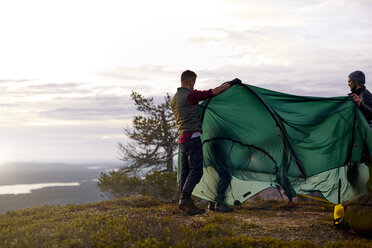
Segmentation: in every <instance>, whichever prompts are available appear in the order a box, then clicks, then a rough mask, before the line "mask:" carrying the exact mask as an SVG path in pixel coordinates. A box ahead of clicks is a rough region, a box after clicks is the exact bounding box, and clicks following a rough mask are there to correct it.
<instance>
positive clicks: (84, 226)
mask: <svg viewBox="0 0 372 248" xmlns="http://www.w3.org/2000/svg"><path fill="white" fill-rule="evenodd" d="M0 247H7V248H8V247H332V248H333V247H372V241H371V240H369V239H366V238H363V237H359V236H357V235H356V234H354V233H349V232H346V231H343V230H339V229H336V228H335V227H333V225H332V211H331V210H330V209H329V206H325V205H323V204H318V203H309V202H304V203H296V204H288V203H286V202H277V201H255V202H247V203H245V204H243V205H242V206H240V207H237V208H235V210H234V212H232V213H226V214H225V213H214V212H206V213H205V214H203V215H199V216H193V217H190V216H186V215H184V213H182V212H181V211H180V210H179V209H178V207H177V205H175V204H165V203H162V202H160V201H157V200H154V199H152V198H150V197H129V198H119V199H114V200H110V201H105V202H99V203H92V204H83V205H67V206H64V207H62V206H49V205H43V206H39V207H34V208H28V209H23V210H17V211H9V212H7V213H6V214H3V215H0Z"/></svg>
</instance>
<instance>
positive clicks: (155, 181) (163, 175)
mask: <svg viewBox="0 0 372 248" xmlns="http://www.w3.org/2000/svg"><path fill="white" fill-rule="evenodd" d="M98 187H99V188H100V190H101V192H103V193H105V194H106V195H107V196H109V197H110V198H116V197H127V196H132V195H144V196H151V197H153V198H155V199H158V200H160V201H163V202H173V201H175V200H176V199H177V195H178V189H177V174H176V173H175V172H159V171H155V172H154V173H153V174H148V175H147V176H146V178H145V179H140V178H138V177H136V176H128V175H127V174H126V173H124V172H121V171H117V172H116V171H111V172H109V173H101V176H100V178H99V179H98Z"/></svg>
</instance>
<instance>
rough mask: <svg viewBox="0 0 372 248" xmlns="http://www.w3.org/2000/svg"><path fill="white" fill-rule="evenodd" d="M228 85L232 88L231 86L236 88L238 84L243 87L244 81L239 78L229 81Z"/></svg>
mask: <svg viewBox="0 0 372 248" xmlns="http://www.w3.org/2000/svg"><path fill="white" fill-rule="evenodd" d="M226 83H228V84H229V85H230V87H231V86H234V85H236V84H238V85H241V84H242V80H240V79H239V78H235V79H234V80H231V81H228V82H226Z"/></svg>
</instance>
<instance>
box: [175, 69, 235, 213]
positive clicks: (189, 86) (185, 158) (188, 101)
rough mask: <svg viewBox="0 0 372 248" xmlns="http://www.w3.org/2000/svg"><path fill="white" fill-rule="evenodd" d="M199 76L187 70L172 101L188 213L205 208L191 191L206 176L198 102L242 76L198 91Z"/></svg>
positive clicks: (184, 207) (182, 206)
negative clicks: (193, 198)
mask: <svg viewBox="0 0 372 248" xmlns="http://www.w3.org/2000/svg"><path fill="white" fill-rule="evenodd" d="M196 78H197V75H196V73H195V72H193V71H190V70H186V71H184V72H183V73H182V74H181V87H179V88H178V89H177V92H176V94H175V95H174V96H173V97H172V99H171V101H170V106H171V108H172V111H173V114H174V115H175V118H176V124H177V129H178V134H179V137H178V143H179V147H180V152H181V174H180V184H179V186H180V193H181V195H180V200H179V208H180V209H181V210H184V211H185V212H186V214H188V215H196V214H202V213H204V212H205V210H204V209H199V208H198V207H197V206H195V204H194V202H193V201H192V199H191V193H192V191H193V190H194V188H195V186H196V184H198V183H199V181H200V179H201V177H202V175H203V150H202V143H201V139H200V136H201V133H202V128H201V127H202V122H201V119H200V116H199V112H198V102H199V101H202V100H205V99H207V98H211V97H214V96H217V95H219V94H221V93H222V92H224V91H225V90H227V89H228V88H229V87H231V86H233V85H235V84H241V80H240V79H237V78H236V79H234V80H232V81H229V82H226V83H223V84H222V85H220V86H218V87H216V88H214V89H209V90H204V91H199V90H194V85H195V81H196Z"/></svg>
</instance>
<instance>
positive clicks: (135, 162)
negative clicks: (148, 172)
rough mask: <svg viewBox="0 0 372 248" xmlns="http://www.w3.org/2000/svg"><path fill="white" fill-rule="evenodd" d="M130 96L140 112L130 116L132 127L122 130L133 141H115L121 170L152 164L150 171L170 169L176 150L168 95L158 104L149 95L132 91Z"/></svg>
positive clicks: (175, 136) (135, 169)
mask: <svg viewBox="0 0 372 248" xmlns="http://www.w3.org/2000/svg"><path fill="white" fill-rule="evenodd" d="M131 98H132V99H133V101H134V103H135V105H136V106H137V110H138V111H140V112H142V113H143V114H142V115H136V116H134V119H133V128H132V129H129V128H126V129H124V133H125V134H126V135H127V136H128V137H129V138H131V139H132V140H133V141H131V142H129V143H127V144H122V143H120V142H119V143H118V150H119V156H120V160H122V161H124V162H126V165H125V167H123V168H122V169H121V171H122V172H124V173H128V172H137V171H138V170H140V169H142V168H146V167H147V168H148V167H153V170H159V169H162V170H165V171H168V172H172V171H173V157H174V156H175V155H176V149H177V142H176V139H177V127H176V121H175V118H174V115H173V112H172V110H171V108H170V105H169V102H170V96H169V94H167V95H166V96H165V97H164V102H162V103H160V104H155V103H154V99H153V98H152V97H150V98H145V97H143V96H142V95H141V94H139V93H137V92H134V91H132V94H131ZM164 167H165V169H164Z"/></svg>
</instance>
